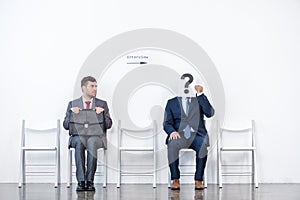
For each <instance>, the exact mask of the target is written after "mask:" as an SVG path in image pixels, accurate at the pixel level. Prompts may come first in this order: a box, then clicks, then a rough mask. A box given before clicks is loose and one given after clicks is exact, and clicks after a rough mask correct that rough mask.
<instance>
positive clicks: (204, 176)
mask: <svg viewBox="0 0 300 200" xmlns="http://www.w3.org/2000/svg"><path fill="white" fill-rule="evenodd" d="M182 153H183V154H186V153H192V154H193V158H194V159H193V164H183V163H182V162H179V168H180V176H195V169H196V161H195V156H196V152H195V151H194V150H193V149H180V151H179V155H180V154H182ZM179 158H180V156H179ZM206 166H207V163H206ZM185 167H187V168H188V167H192V168H193V171H183V170H182V169H183V168H185ZM203 185H204V187H205V188H207V167H205V169H204V174H203ZM168 187H169V188H170V187H171V174H170V170H168Z"/></svg>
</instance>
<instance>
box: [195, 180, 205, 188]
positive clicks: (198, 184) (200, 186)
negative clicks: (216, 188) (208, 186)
mask: <svg viewBox="0 0 300 200" xmlns="http://www.w3.org/2000/svg"><path fill="white" fill-rule="evenodd" d="M203 189H204V186H203V184H202V181H198V180H195V190H203Z"/></svg>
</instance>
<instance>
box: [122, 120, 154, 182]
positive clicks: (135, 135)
mask: <svg viewBox="0 0 300 200" xmlns="http://www.w3.org/2000/svg"><path fill="white" fill-rule="evenodd" d="M149 132H151V133H152V134H151V135H150V136H149V134H148V135H146V136H144V135H145V133H149ZM156 134H157V128H156V121H155V120H154V121H153V122H152V126H151V127H150V128H147V129H139V130H132V129H128V128H124V127H122V124H121V120H119V121H118V136H117V138H118V141H117V144H118V158H117V159H118V160H117V161H118V180H117V181H118V182H117V187H118V188H119V187H120V184H121V177H122V176H153V187H154V188H155V187H156V173H157V170H156ZM126 139H127V140H126ZM130 139H132V140H135V141H136V142H140V143H143V142H144V141H149V142H151V143H152V145H149V146H145V145H143V144H139V145H133V146H128V143H126V142H125V140H126V141H128V140H130ZM126 144H127V146H126ZM123 152H140V153H141V152H150V153H152V154H153V155H152V158H153V169H152V170H151V171H152V172H151V173H149V172H129V171H127V172H125V171H123V169H122V166H125V165H122V153H123ZM127 166H128V165H127ZM131 166H132V165H131ZM136 166H137V167H138V166H139V165H136Z"/></svg>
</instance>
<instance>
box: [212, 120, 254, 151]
mask: <svg viewBox="0 0 300 200" xmlns="http://www.w3.org/2000/svg"><path fill="white" fill-rule="evenodd" d="M217 123H218V126H217V129H218V136H219V138H218V144H219V147H227V146H230V147H255V138H254V137H255V128H254V120H250V121H246V123H245V121H240V122H238V123H230V124H229V123H227V124H223V125H221V124H220V121H219V120H218V121H217Z"/></svg>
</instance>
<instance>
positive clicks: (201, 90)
mask: <svg viewBox="0 0 300 200" xmlns="http://www.w3.org/2000/svg"><path fill="white" fill-rule="evenodd" d="M195 90H196V91H197V93H201V92H203V87H202V86H201V85H195Z"/></svg>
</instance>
